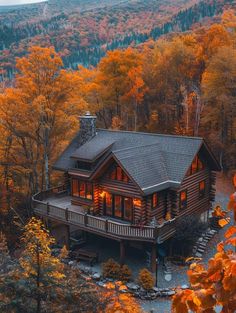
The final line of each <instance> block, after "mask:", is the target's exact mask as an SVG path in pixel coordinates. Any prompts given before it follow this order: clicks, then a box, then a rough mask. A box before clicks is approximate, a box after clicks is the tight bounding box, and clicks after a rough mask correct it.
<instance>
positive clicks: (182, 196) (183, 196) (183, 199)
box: [179, 190, 187, 210]
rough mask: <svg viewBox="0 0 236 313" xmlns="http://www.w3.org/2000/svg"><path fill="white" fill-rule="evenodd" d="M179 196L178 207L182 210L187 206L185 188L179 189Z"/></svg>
mask: <svg viewBox="0 0 236 313" xmlns="http://www.w3.org/2000/svg"><path fill="white" fill-rule="evenodd" d="M179 197H180V198H179V200H180V209H181V210H184V209H186V208H187V190H183V191H181V192H180V195H179Z"/></svg>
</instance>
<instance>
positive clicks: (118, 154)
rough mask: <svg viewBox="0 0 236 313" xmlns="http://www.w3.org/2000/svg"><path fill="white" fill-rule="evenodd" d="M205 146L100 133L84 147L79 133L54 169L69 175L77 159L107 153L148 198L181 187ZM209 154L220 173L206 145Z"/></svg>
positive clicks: (201, 142)
mask: <svg viewBox="0 0 236 313" xmlns="http://www.w3.org/2000/svg"><path fill="white" fill-rule="evenodd" d="M203 145H205V143H204V140H203V139H202V138H199V137H185V136H173V135H161V134H152V133H141V132H129V131H114V130H104V129H97V133H96V136H94V137H93V138H92V139H91V140H90V141H88V142H86V143H85V144H83V145H82V146H81V143H80V132H79V133H78V134H77V135H76V137H75V138H74V139H73V140H72V142H71V143H70V144H69V146H68V147H67V148H66V150H65V151H64V152H63V153H62V155H61V156H60V157H59V159H58V160H57V162H56V163H55V165H54V168H56V169H60V170H63V171H68V170H69V169H72V168H75V163H76V159H77V160H83V161H88V162H94V161H96V160H98V159H99V158H100V157H101V156H102V155H105V153H106V155H107V156H108V155H113V156H114V157H115V158H116V159H117V160H118V161H119V163H120V164H121V166H122V167H123V168H124V169H125V170H126V171H127V173H128V174H129V176H130V177H132V179H133V180H134V181H135V182H136V184H137V185H138V186H139V187H140V189H141V190H142V192H143V193H144V194H149V193H152V192H155V191H159V190H162V189H166V188H169V187H177V186H179V185H180V184H181V182H182V181H183V179H184V177H185V175H186V172H187V170H188V168H189V167H190V166H191V163H192V161H193V159H194V157H195V156H196V154H197V153H198V152H199V150H200V149H201V147H202V146H203ZM205 150H206V151H208V152H207V153H208V159H210V160H211V166H212V169H213V170H219V169H220V166H219V164H218V162H217V161H216V159H215V158H214V156H213V155H212V153H211V152H210V151H209V148H208V147H207V146H206V145H205ZM105 159H106V158H105ZM102 163H103V162H98V164H99V165H102ZM99 165H98V166H99ZM95 170H96V169H95Z"/></svg>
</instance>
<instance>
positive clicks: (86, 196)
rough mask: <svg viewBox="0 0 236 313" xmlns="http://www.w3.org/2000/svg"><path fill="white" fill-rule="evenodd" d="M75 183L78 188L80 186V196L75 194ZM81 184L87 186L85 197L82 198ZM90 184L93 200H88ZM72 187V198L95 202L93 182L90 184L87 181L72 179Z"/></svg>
mask: <svg viewBox="0 0 236 313" xmlns="http://www.w3.org/2000/svg"><path fill="white" fill-rule="evenodd" d="M74 182H77V183H76V184H77V186H78V191H77V192H78V195H75V194H74V193H73V184H74ZM81 184H84V185H85V191H84V194H85V196H83V197H82V196H81V194H80V185H81ZM88 184H90V187H91V193H89V194H90V195H92V198H88ZM71 185H72V188H71V195H72V197H75V198H79V199H82V200H87V201H93V200H94V187H93V183H92V182H89V181H85V180H80V179H77V178H72V182H71Z"/></svg>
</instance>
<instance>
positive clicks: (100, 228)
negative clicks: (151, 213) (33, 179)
mask: <svg viewBox="0 0 236 313" xmlns="http://www.w3.org/2000/svg"><path fill="white" fill-rule="evenodd" d="M52 193H55V188H53V189H51V190H50V191H46V192H42V193H38V194H36V195H35V196H34V197H33V207H34V212H35V213H36V214H37V215H40V216H43V217H48V218H50V217H51V218H52V219H55V220H59V221H62V222H63V221H64V222H66V223H69V224H73V225H78V226H79V227H80V228H82V229H85V230H87V231H91V232H95V233H101V234H106V236H110V237H118V238H121V239H122V238H127V239H134V240H146V241H157V242H159V243H161V242H163V241H164V240H166V239H167V238H166V236H167V237H168V238H169V237H170V236H171V235H172V234H173V232H174V224H175V222H174V220H172V221H169V222H165V223H164V224H162V225H158V226H156V227H153V226H138V225H130V224H122V223H119V222H115V221H113V220H109V219H106V218H103V217H98V216H93V215H89V214H87V213H83V212H75V211H72V210H70V209H68V208H67V209H64V208H61V207H58V206H55V205H52V204H50V202H47V197H48V196H50V195H51V194H52Z"/></svg>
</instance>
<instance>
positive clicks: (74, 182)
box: [72, 179, 79, 197]
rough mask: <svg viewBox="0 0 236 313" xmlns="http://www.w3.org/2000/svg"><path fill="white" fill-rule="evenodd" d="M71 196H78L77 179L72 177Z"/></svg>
mask: <svg viewBox="0 0 236 313" xmlns="http://www.w3.org/2000/svg"><path fill="white" fill-rule="evenodd" d="M72 196H74V197H79V182H78V180H77V179H72Z"/></svg>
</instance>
